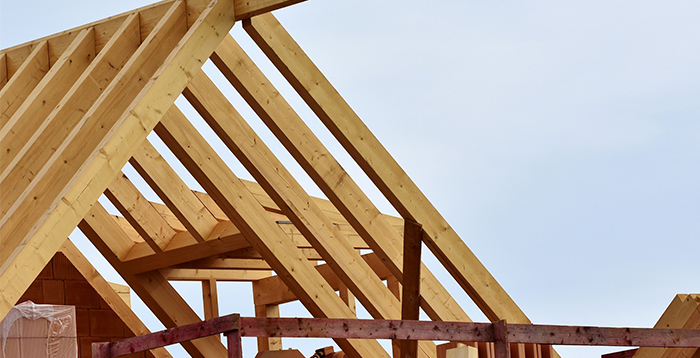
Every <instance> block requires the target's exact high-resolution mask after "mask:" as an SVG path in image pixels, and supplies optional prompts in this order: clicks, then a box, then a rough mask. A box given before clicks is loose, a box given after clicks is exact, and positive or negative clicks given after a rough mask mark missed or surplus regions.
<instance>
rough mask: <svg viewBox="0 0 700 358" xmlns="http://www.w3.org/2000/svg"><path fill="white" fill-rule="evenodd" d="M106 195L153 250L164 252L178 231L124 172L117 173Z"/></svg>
mask: <svg viewBox="0 0 700 358" xmlns="http://www.w3.org/2000/svg"><path fill="white" fill-rule="evenodd" d="M105 196H106V197H107V198H109V200H110V201H111V202H112V204H114V206H115V207H116V208H117V209H118V210H119V212H121V213H122V215H124V217H125V218H126V219H127V220H128V221H129V223H131V226H133V227H134V229H136V231H137V232H138V233H139V235H141V237H142V238H143V239H144V240H145V241H146V243H148V245H149V246H150V247H151V248H152V249H153V251H155V252H163V250H164V249H165V248H166V247H167V246H168V243H170V240H172V238H173V236H175V234H176V232H175V230H174V229H173V228H172V227H170V225H169V224H168V223H167V222H166V221H165V219H164V218H163V217H162V216H161V215H160V213H158V210H156V208H154V207H153V205H151V203H150V202H149V201H148V199H146V198H145V197H144V196H143V195H142V194H141V192H140V191H139V190H138V189H137V188H136V186H135V185H134V184H133V183H132V182H131V181H130V180H129V178H127V177H126V175H124V173H121V174H119V175H117V177H116V178H114V180H113V181H112V183H110V184H109V186H107V190H105Z"/></svg>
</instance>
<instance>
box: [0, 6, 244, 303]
mask: <svg viewBox="0 0 700 358" xmlns="http://www.w3.org/2000/svg"><path fill="white" fill-rule="evenodd" d="M180 5H181V4H178V5H176V6H175V7H173V8H172V9H171V10H172V11H170V10H169V12H168V13H167V14H166V16H164V18H163V20H162V22H159V24H158V25H157V28H156V29H154V30H153V31H152V32H151V34H149V37H148V38H147V39H146V41H144V44H146V45H145V46H143V45H142V46H143V47H141V48H139V50H137V53H136V54H135V55H134V56H132V60H133V61H132V60H130V63H128V64H127V65H126V66H125V67H124V68H123V69H122V70H121V71H120V74H122V73H124V74H134V75H135V73H133V72H132V71H134V70H135V68H134V67H133V66H132V65H133V64H134V63H135V62H140V61H142V62H144V63H139V65H143V66H138V67H141V70H143V69H144V68H143V67H144V66H145V65H146V64H147V63H150V62H154V61H156V60H157V58H158V57H159V56H158V54H159V53H162V52H165V53H166V54H167V56H166V58H165V59H164V60H161V61H159V65H158V66H157V70H156V71H155V73H154V74H153V75H151V76H149V77H148V78H143V79H142V81H141V82H147V83H146V85H145V86H144V87H138V88H140V89H138V90H137V91H138V95H137V96H136V98H129V97H128V96H124V97H122V96H121V95H120V94H125V93H120V92H121V91H126V92H127V93H128V92H132V91H134V90H135V88H134V86H132V85H130V84H131V83H133V82H137V78H138V76H133V77H131V76H128V77H130V79H132V81H126V80H127V78H126V77H127V76H121V77H119V76H118V78H117V79H115V80H114V81H112V83H110V86H112V85H114V86H115V87H116V86H117V84H119V86H121V88H120V89H119V90H113V89H114V87H112V88H110V89H108V90H106V91H105V93H103V94H102V96H101V99H100V100H98V102H97V103H96V105H94V106H93V107H92V108H95V111H94V112H93V111H91V115H95V116H96V117H98V118H99V119H104V118H102V117H103V116H102V113H104V112H108V113H113V112H116V113H117V116H118V118H117V121H116V123H114V124H117V125H116V126H115V125H114V124H112V125H109V126H108V127H109V128H110V130H109V131H108V133H105V136H104V137H103V139H102V140H100V143H99V144H98V145H97V146H95V147H91V146H89V145H87V143H85V142H82V141H78V142H77V143H75V145H76V146H78V145H79V148H75V149H77V153H75V154H78V153H80V154H87V156H86V157H85V159H83V160H77V159H76V160H77V161H78V162H80V164H81V165H80V167H79V168H78V169H77V170H75V171H69V173H68V175H65V174H64V175H65V176H66V177H69V178H72V179H71V180H69V182H70V184H71V185H70V187H67V185H66V184H68V183H66V182H64V181H62V180H56V181H53V179H52V180H50V181H49V182H45V183H43V184H44V185H42V186H41V188H40V189H43V190H46V193H44V194H46V195H45V197H49V198H47V199H44V195H42V204H41V205H39V203H38V200H36V201H37V203H33V204H31V205H29V206H30V208H28V209H30V210H28V211H30V212H31V213H29V212H28V213H27V214H30V215H21V216H18V217H17V219H20V217H21V218H22V219H21V220H23V221H25V222H28V225H23V224H20V223H17V222H15V223H13V225H3V227H2V228H1V229H0V231H2V232H0V240H2V239H4V238H6V237H10V238H11V240H13V242H8V244H9V245H5V248H6V249H5V250H2V249H0V255H2V257H0V262H2V264H1V266H0V292H2V293H1V294H0V295H1V296H2V297H1V300H0V317H4V316H5V315H6V314H7V312H8V311H9V310H10V308H11V307H12V305H13V304H14V302H16V300H17V298H19V297H20V295H21V294H22V292H24V290H26V288H27V287H29V285H30V284H31V282H32V280H33V279H34V278H35V277H36V275H37V274H38V273H39V271H41V269H42V268H43V267H44V266H45V265H46V263H47V262H48V260H49V259H50V258H51V257H52V255H53V253H54V252H55V251H56V250H57V249H58V247H59V246H60V244H61V243H62V241H61V240H63V239H64V238H65V237H67V236H68V234H70V232H71V231H72V230H73V229H74V228H75V226H76V224H77V223H78V222H80V220H82V218H83V217H84V216H85V214H87V212H88V210H89V209H90V206H91V205H92V204H94V203H95V201H96V200H97V199H98V198H99V196H100V195H101V193H102V192H103V191H104V190H105V188H106V187H107V185H108V184H109V183H110V182H111V181H112V180H113V179H114V177H115V176H116V175H117V173H118V172H119V170H120V169H121V168H122V167H123V166H124V164H126V162H127V161H128V159H129V158H130V157H131V156H132V154H133V152H134V151H135V150H136V148H137V146H138V145H139V144H140V143H141V142H143V140H145V138H146V136H147V135H148V134H149V133H150V131H151V129H152V128H153V127H154V126H155V125H156V123H157V122H158V121H159V120H160V119H161V117H162V115H163V114H164V113H165V112H166V111H167V108H169V107H170V106H171V105H172V104H173V103H174V101H175V99H176V97H177V96H178V95H179V94H180V93H181V92H182V89H184V88H185V86H186V85H187V83H188V82H189V79H190V76H191V75H192V74H194V73H196V72H197V71H198V70H199V68H200V67H201V66H202V64H204V62H205V61H206V59H207V58H208V57H209V56H210V55H211V53H212V52H213V50H214V49H215V48H216V46H218V44H219V43H220V41H221V38H222V36H223V35H224V34H227V33H228V31H229V30H230V29H231V27H233V23H234V15H233V4H232V3H230V2H228V1H216V0H214V1H212V2H211V3H210V4H209V5H208V7H207V8H206V10H204V11H203V12H202V14H201V15H200V16H199V17H198V19H197V21H195V22H194V24H193V25H192V26H191V27H190V29H189V30H188V31H187V33H185V34H184V37H182V38H180V39H179V41H178V40H176V41H175V42H177V43H176V44H175V45H174V47H170V46H155V47H157V48H158V50H159V51H155V52H156V54H155V55H153V54H150V55H151V56H150V57H149V58H148V59H146V58H144V56H145V55H146V52H147V51H145V50H143V51H142V49H145V48H150V47H151V46H149V45H148V44H152V43H153V38H154V37H156V34H158V36H162V35H163V34H164V32H168V33H170V34H172V33H173V32H176V30H175V29H172V28H171V29H165V30H164V27H167V26H165V23H166V22H168V20H170V19H171V18H172V17H173V15H174V14H175V13H178V12H179V11H178V9H179V8H180ZM165 37H166V38H169V36H165ZM171 49H172V50H171ZM146 56H147V55H146ZM149 78H150V79H149ZM124 101H126V102H127V105H126V106H125V108H124V110H123V111H117V110H116V108H114V107H113V106H108V105H106V104H108V103H106V102H117V103H120V104H123V102H124ZM113 104H116V103H113ZM92 108H91V110H92ZM103 111H104V112H103ZM90 122H93V123H95V122H100V121H99V120H94V121H90ZM95 124H99V123H95ZM85 127H86V128H85V129H86V130H87V131H88V132H89V133H90V135H91V136H98V135H97V133H98V132H93V131H94V130H97V129H98V128H99V126H98V127H97V128H95V127H93V126H85ZM112 128H113V130H112ZM98 137H99V136H98ZM74 139H79V138H74ZM72 142H76V141H75V140H73V141H72ZM86 142H89V141H86ZM70 152H72V151H68V150H64V151H62V154H68V153H70ZM85 152H87V153H85ZM78 157H79V156H75V157H68V158H65V159H64V158H60V159H62V160H66V161H67V160H68V159H70V160H71V161H72V160H74V159H75V158H78ZM61 163H63V162H62V161H61V160H58V161H57V165H58V167H59V168H57V169H65V168H64V167H63V166H62V165H61ZM63 164H67V163H63ZM72 165H74V163H72V162H71V166H72ZM45 177H46V178H50V177H51V176H50V175H49V176H46V175H45ZM42 179H43V178H42ZM47 183H51V184H52V185H47ZM49 188H50V189H51V190H47V189H49ZM55 189H58V190H55ZM54 190H55V191H54ZM49 192H52V194H51V195H49ZM32 198H33V196H32V195H29V196H28V198H27V199H28V200H32V201H33V199H32ZM37 198H39V196H37ZM45 200H48V202H46V201H45ZM36 206H38V207H36ZM32 207H34V208H32ZM31 209H34V210H31ZM6 228H7V229H6ZM3 230H7V232H5V231H3ZM5 234H11V235H10V236H6V235H5ZM20 243H22V245H20ZM7 251H10V254H9V255H7V254H6V252H7ZM10 286H12V288H10Z"/></svg>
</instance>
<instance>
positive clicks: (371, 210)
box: [212, 17, 469, 321]
mask: <svg viewBox="0 0 700 358" xmlns="http://www.w3.org/2000/svg"><path fill="white" fill-rule="evenodd" d="M256 18H257V17H256ZM212 61H213V62H214V64H215V65H216V66H217V67H218V68H219V69H220V70H221V71H222V72H223V74H224V75H225V76H226V78H227V79H228V80H229V81H230V82H231V83H232V84H233V86H234V87H235V88H236V89H237V90H238V91H239V92H240V93H241V95H242V96H243V98H244V99H245V100H246V101H247V102H248V104H249V105H250V106H251V107H252V108H253V109H254V110H255V112H256V113H257V114H258V116H260V118H261V119H262V120H263V121H264V122H265V123H266V125H267V126H268V127H269V128H270V129H271V130H272V132H273V133H274V134H275V135H276V136H277V138H278V139H280V141H281V142H282V144H283V145H284V146H285V147H286V148H287V150H289V152H290V153H291V154H292V156H293V157H294V158H295V159H296V160H297V161H298V162H299V163H300V165H301V166H302V168H304V170H306V172H307V173H308V174H309V176H310V177H311V178H312V179H313V180H314V181H315V182H316V184H317V185H318V186H319V188H320V189H321V190H322V191H323V192H324V193H325V194H326V196H327V197H328V198H329V199H330V200H331V202H332V203H333V204H334V205H335V207H336V208H337V209H338V210H339V211H340V212H341V213H342V214H343V216H344V217H345V218H346V219H347V221H348V222H349V223H350V224H351V225H352V227H353V228H354V229H355V230H356V231H357V233H358V234H359V235H360V236H361V237H362V239H364V241H365V242H366V243H367V244H368V245H369V246H370V247H371V248H372V249H373V250H374V251H375V252H377V253H378V254H379V255H380V257H382V259H383V260H384V261H385V262H386V264H387V265H388V267H389V268H390V269H392V270H393V272H394V276H396V277H397V278H399V279H400V280H401V279H402V269H401V267H402V254H403V249H402V242H403V238H402V237H401V236H400V234H399V232H397V231H396V230H395V229H394V227H393V226H392V225H391V223H390V222H389V221H388V220H386V218H385V217H384V216H383V215H382V214H381V213H380V211H379V209H377V208H376V206H374V204H373V203H372V202H371V201H370V200H369V198H368V197H367V196H366V195H365V194H364V193H363V192H362V190H361V189H360V188H359V186H358V185H357V184H356V183H355V182H354V181H353V180H352V178H350V176H349V175H348V173H347V172H345V170H344V169H343V168H342V166H341V165H340V164H339V163H338V162H337V161H336V160H335V159H334V157H333V155H332V154H331V153H330V152H329V151H328V150H327V149H326V148H325V146H324V145H323V144H322V143H321V141H320V140H319V139H318V138H317V137H316V135H315V134H314V133H313V132H312V131H311V129H310V128H309V127H308V126H307V125H306V124H305V123H304V121H303V120H302V119H301V118H300V117H299V116H298V115H297V114H296V112H295V111H294V109H293V108H292V107H291V106H290V105H289V104H288V103H287V102H286V101H285V100H284V98H283V97H282V96H281V95H280V94H279V93H278V92H277V91H276V90H275V88H274V86H273V85H272V84H271V83H270V82H269V81H268V80H267V78H266V77H265V75H264V74H263V73H262V72H261V71H260V69H258V68H257V67H256V66H255V64H254V63H253V62H252V60H251V59H250V58H249V57H248V56H247V54H245V52H243V50H242V49H241V48H240V46H238V44H236V42H235V40H233V39H232V38H231V37H227V38H225V39H224V40H223V41H222V43H221V45H220V46H219V48H217V50H216V52H215V54H214V55H213V56H212ZM421 271H422V272H423V275H422V277H421V280H422V282H424V284H423V287H424V288H425V291H424V293H425V294H424V295H423V296H422V301H421V302H422V304H423V306H424V309H425V311H426V313H428V314H429V315H430V317H431V318H432V319H435V320H450V321H469V317H468V316H467V314H466V313H465V312H464V310H462V309H461V308H460V307H459V304H458V303H457V302H456V301H455V300H454V298H452V296H450V295H449V293H447V291H446V290H445V289H444V287H442V285H441V284H440V282H439V281H438V280H437V279H436V278H435V277H434V276H433V275H432V273H431V272H430V271H429V270H428V269H427V268H425V266H423V269H422V270H421Z"/></svg>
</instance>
